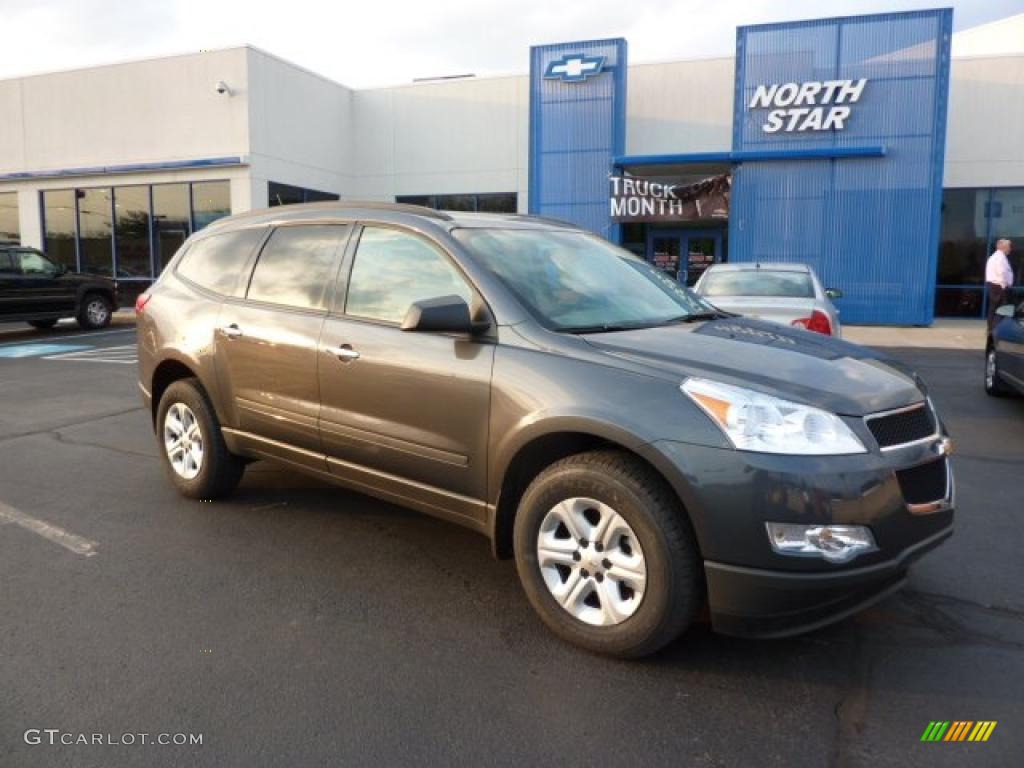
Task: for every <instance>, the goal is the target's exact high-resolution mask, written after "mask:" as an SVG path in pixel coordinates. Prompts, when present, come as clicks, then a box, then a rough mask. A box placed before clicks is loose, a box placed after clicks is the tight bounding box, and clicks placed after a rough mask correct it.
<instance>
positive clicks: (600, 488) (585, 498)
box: [514, 450, 705, 658]
mask: <svg viewBox="0 0 1024 768" xmlns="http://www.w3.org/2000/svg"><path fill="white" fill-rule="evenodd" d="M563 521H564V522H563ZM577 536H578V537H579V540H577ZM588 536H593V537H594V541H590V540H589V539H588V538H587V537H588ZM514 544H515V558H516V568H517V570H518V571H519V578H520V581H521V582H522V585H523V589H524V590H525V591H526V596H527V597H528V598H529V600H530V603H531V605H533V607H534V609H535V610H536V611H537V613H539V614H540V617H541V619H543V621H544V623H545V624H547V625H548V627H549V628H550V629H551V630H552V631H554V632H555V634H557V635H558V636H560V637H561V638H562V639H564V640H566V641H568V642H570V643H573V644H574V645H577V646H580V647H581V648H585V649H587V650H589V651H593V652H595V653H601V654H605V655H609V656H616V657H620V658H637V657H640V656H646V655H648V654H651V653H654V652H655V651H657V650H659V649H660V648H662V647H664V646H665V645H667V644H668V643H670V642H672V641H673V640H675V639H676V638H677V637H679V635H681V634H682V633H683V632H684V631H685V630H686V628H687V627H688V626H689V625H690V623H691V622H692V621H693V619H694V617H695V616H696V614H697V612H698V610H699V609H700V608H701V606H702V605H703V603H704V595H705V589H704V580H703V574H702V571H701V564H700V556H699V552H698V548H697V544H696V540H695V537H694V534H693V530H692V528H691V526H690V523H689V519H688V518H687V517H686V513H685V511H684V510H683V508H682V506H681V504H680V503H679V500H678V499H677V498H676V496H675V493H674V492H673V491H672V489H671V488H670V487H669V486H668V485H667V484H666V483H665V481H664V480H663V479H662V478H661V476H660V475H658V474H657V473H656V472H655V471H654V470H653V469H652V468H651V467H649V466H648V465H647V464H645V463H644V462H643V461H641V460H640V459H638V458H637V457H635V456H632V455H630V454H627V453H624V452H620V451H614V450H602V451H592V452H588V453H581V454H577V455H575V456H570V457H568V458H566V459H563V460H561V461H558V462H556V463H555V464H552V465H551V466H550V467H548V468H547V469H545V470H544V471H543V472H541V473H540V474H539V475H538V476H537V477H536V478H535V479H534V480H533V482H532V483H530V486H529V487H528V488H527V489H526V492H525V493H524V494H523V498H522V500H521V501H520V503H519V509H518V512H517V514H516V519H515V530H514ZM634 576H635V578H634ZM638 593H641V594H640V596H639V598H637V595H638Z"/></svg>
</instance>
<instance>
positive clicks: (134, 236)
mask: <svg viewBox="0 0 1024 768" xmlns="http://www.w3.org/2000/svg"><path fill="white" fill-rule="evenodd" d="M114 240H115V242H116V243H117V276H118V277H149V276H150V273H151V272H152V268H151V267H150V263H149V187H148V186H142V185H140V186H131V187H114Z"/></svg>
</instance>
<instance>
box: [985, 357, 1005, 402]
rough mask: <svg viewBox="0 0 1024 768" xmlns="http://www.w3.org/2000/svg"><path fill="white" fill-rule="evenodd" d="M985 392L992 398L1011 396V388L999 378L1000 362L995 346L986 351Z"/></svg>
mask: <svg viewBox="0 0 1024 768" xmlns="http://www.w3.org/2000/svg"><path fill="white" fill-rule="evenodd" d="M985 392H986V394H989V395H991V396H992V397H1006V396H1007V395H1009V394H1010V388H1009V387H1007V386H1006V384H1004V383H1003V381H1002V379H1000V378H999V360H998V358H997V357H996V349H995V347H993V346H989V347H988V348H987V349H986V350H985Z"/></svg>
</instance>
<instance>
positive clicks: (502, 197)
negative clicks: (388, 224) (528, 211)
mask: <svg viewBox="0 0 1024 768" xmlns="http://www.w3.org/2000/svg"><path fill="white" fill-rule="evenodd" d="M395 202H396V203H406V204H407V205H422V206H424V207H426V208H434V209H436V210H439V211H486V212H487V213H515V212H516V210H517V204H518V196H517V195H516V193H515V192H486V193H482V194H466V195H399V196H398V197H396V198H395Z"/></svg>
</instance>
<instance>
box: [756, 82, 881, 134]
mask: <svg viewBox="0 0 1024 768" xmlns="http://www.w3.org/2000/svg"><path fill="white" fill-rule="evenodd" d="M867 83H868V81H867V78H863V77H862V78H861V79H859V80H812V81H810V82H806V83H781V84H780V83H776V84H774V85H759V86H757V89H756V90H755V91H754V98H752V99H751V100H750V104H748V105H747V108H748V109H768V110H770V111H769V112H768V115H767V117H766V118H765V122H764V124H763V125H762V126H761V130H762V131H764V132H765V133H778V132H779V131H783V132H785V133H790V132H800V131H832V130H835V131H841V130H843V128H845V127H846V120H847V119H848V118H849V117H850V111H851V109H852V108H851V107H850V106H849V105H850V104H856V103H857V102H858V101H860V97H861V94H863V93H864V87H865V86H866V85H867Z"/></svg>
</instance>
